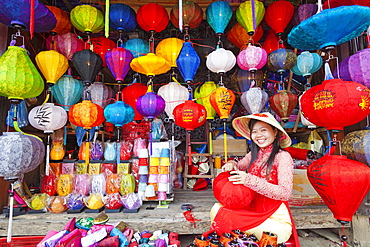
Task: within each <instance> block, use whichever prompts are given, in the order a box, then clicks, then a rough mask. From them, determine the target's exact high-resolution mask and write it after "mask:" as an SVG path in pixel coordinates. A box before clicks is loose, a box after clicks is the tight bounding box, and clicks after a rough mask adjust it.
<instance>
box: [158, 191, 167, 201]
mask: <svg viewBox="0 0 370 247" xmlns="http://www.w3.org/2000/svg"><path fill="white" fill-rule="evenodd" d="M157 197H158V200H160V201H165V200H167V192H166V191H158V195H157Z"/></svg>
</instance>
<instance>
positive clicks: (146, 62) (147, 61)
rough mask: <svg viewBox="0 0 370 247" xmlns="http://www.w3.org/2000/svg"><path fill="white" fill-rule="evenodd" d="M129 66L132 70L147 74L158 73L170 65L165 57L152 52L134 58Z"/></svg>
mask: <svg viewBox="0 0 370 247" xmlns="http://www.w3.org/2000/svg"><path fill="white" fill-rule="evenodd" d="M130 67H131V69H132V70H134V71H136V72H138V73H141V74H145V75H147V76H155V75H160V74H163V73H166V72H167V71H169V70H170V69H171V65H170V63H169V62H168V61H167V60H166V59H164V58H163V57H160V56H157V55H155V54H154V53H148V54H147V55H145V56H141V57H137V58H134V59H133V60H132V61H131V63H130Z"/></svg>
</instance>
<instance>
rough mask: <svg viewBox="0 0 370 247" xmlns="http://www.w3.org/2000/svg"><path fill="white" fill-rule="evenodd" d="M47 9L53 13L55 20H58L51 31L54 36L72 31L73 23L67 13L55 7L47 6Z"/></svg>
mask: <svg viewBox="0 0 370 247" xmlns="http://www.w3.org/2000/svg"><path fill="white" fill-rule="evenodd" d="M46 7H47V8H48V9H49V10H50V11H51V12H52V13H53V15H54V17H55V19H56V20H57V23H56V25H55V28H53V29H52V30H51V31H50V32H51V33H52V34H65V33H68V32H69V31H71V29H72V23H71V21H70V20H69V16H68V14H67V12H65V11H64V10H61V9H60V8H57V7H54V6H48V5H47V6H46Z"/></svg>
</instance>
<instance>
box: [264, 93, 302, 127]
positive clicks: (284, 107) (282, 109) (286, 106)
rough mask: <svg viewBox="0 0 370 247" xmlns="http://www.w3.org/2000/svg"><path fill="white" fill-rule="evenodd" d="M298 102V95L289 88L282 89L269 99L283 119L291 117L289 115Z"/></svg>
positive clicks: (272, 106)
mask: <svg viewBox="0 0 370 247" xmlns="http://www.w3.org/2000/svg"><path fill="white" fill-rule="evenodd" d="M297 103H298V97H297V95H295V94H294V93H292V92H290V91H287V90H280V91H279V92H278V93H277V94H275V95H273V96H272V97H271V98H270V99H269V104H270V106H271V108H272V109H273V110H274V112H275V113H276V114H277V115H278V116H279V117H280V118H281V120H283V121H287V120H288V119H289V116H290V114H291V113H292V111H293V110H294V108H295V107H296V106H297Z"/></svg>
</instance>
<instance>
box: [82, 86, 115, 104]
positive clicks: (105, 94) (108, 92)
mask: <svg viewBox="0 0 370 247" xmlns="http://www.w3.org/2000/svg"><path fill="white" fill-rule="evenodd" d="M87 92H89V97H90V98H86V97H85V95H87ZM113 96H114V91H113V89H112V88H109V87H108V86H106V85H105V84H104V83H103V82H100V81H96V82H94V83H93V84H91V85H90V86H86V87H84V88H83V90H82V100H91V101H92V102H93V103H94V104H97V105H99V106H101V107H102V108H105V107H106V106H107V105H108V104H109V103H111V102H112V101H111V100H109V99H111V98H113ZM76 103H77V102H76Z"/></svg>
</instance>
